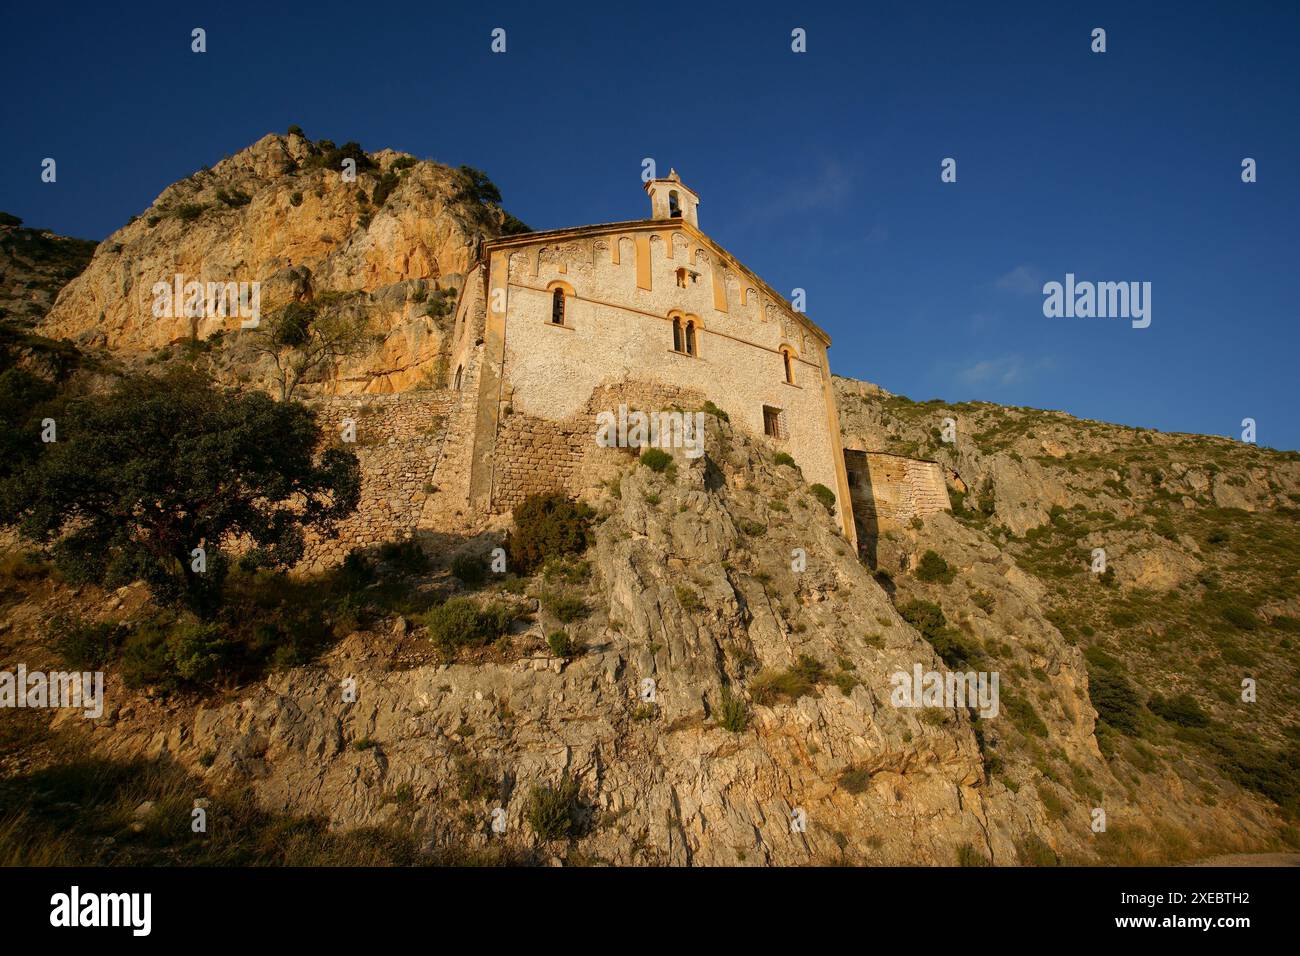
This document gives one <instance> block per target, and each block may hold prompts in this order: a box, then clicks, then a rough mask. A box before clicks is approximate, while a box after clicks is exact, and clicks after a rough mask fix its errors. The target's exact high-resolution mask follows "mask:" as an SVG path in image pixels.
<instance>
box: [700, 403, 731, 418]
mask: <svg viewBox="0 0 1300 956" xmlns="http://www.w3.org/2000/svg"><path fill="white" fill-rule="evenodd" d="M700 411H702V412H704V414H706V415H712V416H713V417H714V418H717V419H720V420H722V421H724V422H729V421H731V416H730V415H728V414H727V413H726V412H724V411H723V410H722V409H720V408H719V407H718V406H717V405H714V404H713V403H712V402H705V403H704V407H703V408H702V409H700Z"/></svg>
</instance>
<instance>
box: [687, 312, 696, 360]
mask: <svg viewBox="0 0 1300 956" xmlns="http://www.w3.org/2000/svg"><path fill="white" fill-rule="evenodd" d="M686 354H687V355H694V354H695V323H694V322H692V321H690V320H689V319H687V321H686Z"/></svg>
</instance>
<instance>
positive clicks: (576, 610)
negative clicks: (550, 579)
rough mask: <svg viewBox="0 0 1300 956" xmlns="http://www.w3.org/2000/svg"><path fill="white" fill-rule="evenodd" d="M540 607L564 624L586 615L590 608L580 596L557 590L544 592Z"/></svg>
mask: <svg viewBox="0 0 1300 956" xmlns="http://www.w3.org/2000/svg"><path fill="white" fill-rule="evenodd" d="M542 607H544V608H546V610H547V611H549V612H550V613H551V614H552V615H554V616H555V618H556V619H557V620H560V621H563V622H564V623H565V624H568V623H570V622H572V621H576V620H578V619H579V618H583V617H586V616H587V615H588V614H589V613H590V609H589V608H588V607H587V604H586V602H585V601H583V600H582V598H578V597H573V596H572V595H569V594H561V593H558V592H550V593H548V594H544V595H543V596H542Z"/></svg>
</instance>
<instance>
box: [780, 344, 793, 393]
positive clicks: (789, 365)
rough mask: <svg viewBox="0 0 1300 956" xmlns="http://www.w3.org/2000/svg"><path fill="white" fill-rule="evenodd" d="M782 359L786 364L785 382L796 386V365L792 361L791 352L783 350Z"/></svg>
mask: <svg viewBox="0 0 1300 956" xmlns="http://www.w3.org/2000/svg"><path fill="white" fill-rule="evenodd" d="M781 358H782V360H783V361H784V362H785V380H786V383H787V384H790V385H793V384H794V363H793V362H791V360H790V350H789V349H782V350H781Z"/></svg>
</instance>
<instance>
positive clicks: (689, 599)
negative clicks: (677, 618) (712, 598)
mask: <svg viewBox="0 0 1300 956" xmlns="http://www.w3.org/2000/svg"><path fill="white" fill-rule="evenodd" d="M673 591H674V593H676V595H677V603H678V604H680V605H681V606H682V610H684V611H698V610H700V609H701V608H702V607H704V602H703V601H701V600H700V596H699V595H698V594H697V593H696V592H695V589H694V588H691V587H688V586H687V585H685V584H678V585H675V586H674V587H673Z"/></svg>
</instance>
